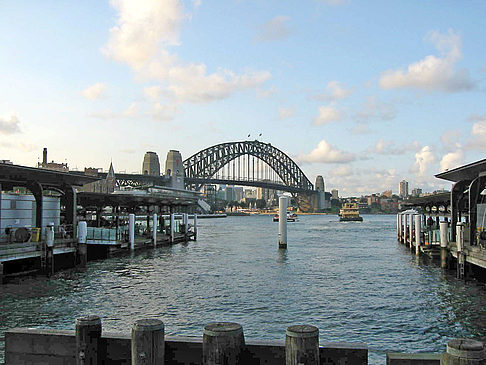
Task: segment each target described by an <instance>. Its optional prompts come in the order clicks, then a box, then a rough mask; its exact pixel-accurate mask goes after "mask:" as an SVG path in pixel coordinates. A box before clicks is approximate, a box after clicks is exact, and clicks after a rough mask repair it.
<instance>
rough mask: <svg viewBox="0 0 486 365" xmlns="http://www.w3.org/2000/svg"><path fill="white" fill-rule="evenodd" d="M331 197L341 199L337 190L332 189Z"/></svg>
mask: <svg viewBox="0 0 486 365" xmlns="http://www.w3.org/2000/svg"><path fill="white" fill-rule="evenodd" d="M331 196H332V198H333V199H339V192H338V190H337V189H332V190H331Z"/></svg>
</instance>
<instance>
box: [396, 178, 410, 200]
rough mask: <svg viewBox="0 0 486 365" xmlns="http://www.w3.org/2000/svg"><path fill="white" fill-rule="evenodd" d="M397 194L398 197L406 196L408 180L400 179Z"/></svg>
mask: <svg viewBox="0 0 486 365" xmlns="http://www.w3.org/2000/svg"><path fill="white" fill-rule="evenodd" d="M398 195H399V196H400V198H405V197H407V196H408V181H405V180H402V181H400V184H399V185H398Z"/></svg>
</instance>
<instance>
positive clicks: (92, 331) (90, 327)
mask: <svg viewBox="0 0 486 365" xmlns="http://www.w3.org/2000/svg"><path fill="white" fill-rule="evenodd" d="M100 339H101V319H100V317H98V316H86V317H81V318H77V319H76V365H98V364H101V363H102V360H103V359H100V356H99V355H100V351H99V345H100V342H101V341H100Z"/></svg>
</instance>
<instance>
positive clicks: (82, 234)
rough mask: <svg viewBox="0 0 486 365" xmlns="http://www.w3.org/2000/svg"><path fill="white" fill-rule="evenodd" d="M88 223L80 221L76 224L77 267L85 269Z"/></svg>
mask: <svg viewBox="0 0 486 365" xmlns="http://www.w3.org/2000/svg"><path fill="white" fill-rule="evenodd" d="M87 239H88V223H86V221H80V222H79V223H78V252H77V255H78V262H79V266H81V267H86V263H87V262H88V246H87Z"/></svg>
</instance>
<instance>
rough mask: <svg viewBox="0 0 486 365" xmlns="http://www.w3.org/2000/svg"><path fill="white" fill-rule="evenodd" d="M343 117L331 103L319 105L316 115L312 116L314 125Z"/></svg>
mask: <svg viewBox="0 0 486 365" xmlns="http://www.w3.org/2000/svg"><path fill="white" fill-rule="evenodd" d="M342 118H343V116H342V114H341V112H340V111H339V110H337V109H336V108H334V107H333V106H332V105H327V106H320V107H319V109H318V115H317V117H315V118H314V123H313V124H314V125H322V124H327V123H330V122H336V121H338V120H341V119H342Z"/></svg>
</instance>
